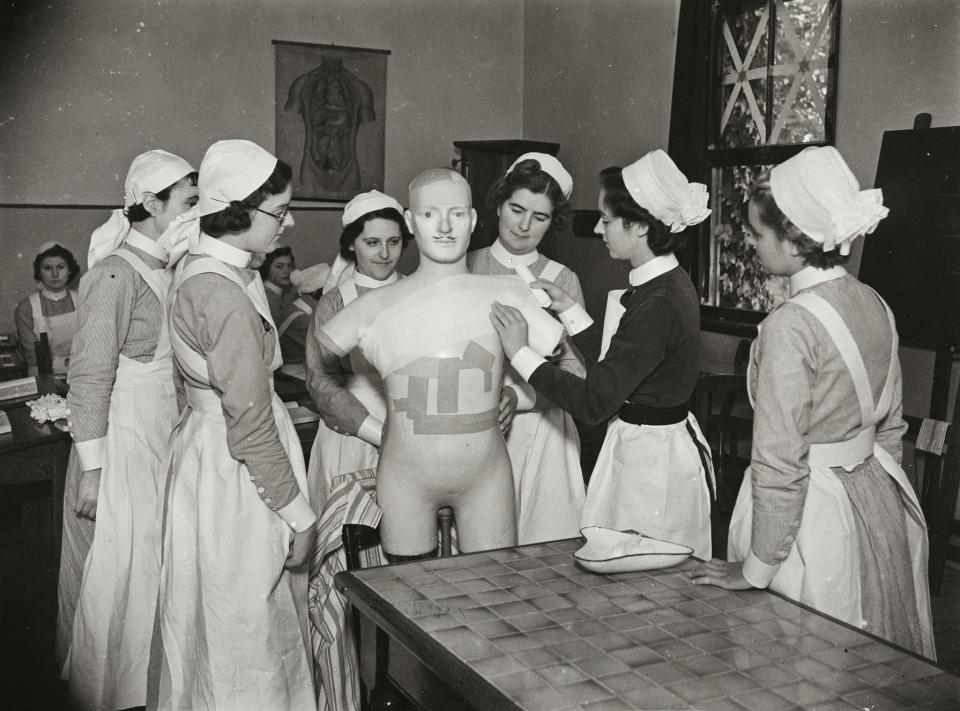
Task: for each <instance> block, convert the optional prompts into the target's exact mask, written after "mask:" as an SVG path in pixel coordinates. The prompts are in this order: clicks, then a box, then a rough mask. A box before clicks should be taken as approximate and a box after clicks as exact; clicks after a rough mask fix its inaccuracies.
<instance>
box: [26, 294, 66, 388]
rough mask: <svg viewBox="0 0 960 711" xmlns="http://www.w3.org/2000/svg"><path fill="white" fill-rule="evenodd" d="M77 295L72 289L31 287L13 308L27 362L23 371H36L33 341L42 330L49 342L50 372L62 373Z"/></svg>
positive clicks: (63, 374)
mask: <svg viewBox="0 0 960 711" xmlns="http://www.w3.org/2000/svg"><path fill="white" fill-rule="evenodd" d="M79 302H80V295H79V294H78V293H77V291H76V290H75V289H67V290H65V291H61V292H59V293H53V292H50V291H47V290H46V289H40V290H39V291H35V292H33V293H32V294H30V296H29V297H28V298H26V299H24V300H23V301H21V302H20V303H19V304H17V308H16V309H14V311H13V319H14V321H15V322H16V326H17V339H18V340H19V342H20V351H21V353H22V354H23V359H24V360H25V361H26V363H27V372H28V374H30V375H36V374H37V354H36V353H35V352H34V345H33V344H34V342H36V341H39V340H40V334H41V333H46V334H47V339H48V341H49V343H50V354H51V356H52V360H53V373H54V375H61V376H65V375H66V374H67V366H68V365H69V364H70V346H71V344H72V343H73V335H74V334H75V333H76V332H77V324H78V318H77V304H78V303H79Z"/></svg>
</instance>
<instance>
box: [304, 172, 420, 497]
mask: <svg viewBox="0 0 960 711" xmlns="http://www.w3.org/2000/svg"><path fill="white" fill-rule="evenodd" d="M340 221H341V224H342V225H343V232H342V233H341V234H340V252H339V256H341V257H342V258H343V259H345V260H347V261H348V262H350V263H351V264H352V265H353V268H352V269H345V270H344V271H345V272H347V273H348V276H347V277H346V278H345V279H344V280H343V281H342V282H340V284H339V285H338V286H336V287H335V288H333V289H332V290H330V291H328V292H326V293H325V294H324V295H323V297H322V298H321V299H320V301H319V302H318V304H317V308H316V311H315V312H314V314H313V319H312V322H311V324H310V331H309V334H308V336H307V339H308V345H307V351H308V354H309V355H311V356H312V357H315V356H316V354H317V353H319V350H318V348H319V347H320V341H319V340H317V339H318V337H319V330H320V329H321V328H322V327H323V325H324V324H326V323H327V322H328V321H329V320H330V319H331V318H333V317H334V316H335V315H336V314H337V313H339V312H340V311H341V310H343V308H344V307H346V306H348V305H349V304H351V303H352V302H353V301H354V300H356V298H357V297H358V296H360V295H361V294H365V293H367V292H369V291H371V290H373V289H379V288H380V287H382V286H386V285H387V284H392V283H393V282H395V281H396V280H397V278H398V277H399V274H398V273H397V262H398V261H399V260H400V253H401V252H402V250H403V248H404V247H405V246H406V244H407V242H408V241H409V240H410V239H411V238H412V235H411V234H410V231H409V230H408V229H407V226H406V224H404V221H403V206H402V205H401V204H400V203H399V202H397V200H395V199H394V198H392V197H390V196H389V195H385V194H384V193H382V192H380V191H378V190H371V191H370V192H366V193H361V194H360V195H357V196H356V197H355V198H353V199H352V200H351V201H350V202H348V203H347V205H346V207H344V210H343V215H342V217H341V220H340ZM308 364H309V365H308V370H307V389H308V390H309V391H310V395H311V397H312V398H313V401H314V402H315V403H316V404H317V407H318V409H319V410H320V414H321V415H322V416H323V420H324V423H323V424H321V425H320V427H319V429H318V430H317V436H316V439H315V440H314V443H313V449H312V450H311V452H310V466H309V468H308V470H307V472H308V481H309V483H310V501H311V504H313V506H314V509H315V510H317V511H319V510H321V509H322V508H323V505H324V502H325V501H326V496H327V493H328V491H329V488H330V486H331V484H332V483H333V481H334V478H335V477H336V476H337V475H339V474H348V473H350V472H355V471H359V470H361V469H375V468H376V466H377V460H378V458H379V451H380V450H379V446H378V445H379V441H380V427H379V426H376V425H374V424H373V423H382V422H383V421H384V420H385V419H386V415H387V413H386V407H387V406H386V402H385V400H384V395H383V381H382V380H381V379H380V375H379V374H378V373H377V370H376V368H374V367H373V366H372V365H371V364H370V362H369V361H368V360H367V359H366V358H364V356H363V354H362V353H361V352H360V350H359V349H358V348H355V349H353V350H352V351H351V352H350V353H348V354H347V355H346V356H345V357H343V358H342V359H340V361H339V363H338V364H337V366H336V367H335V368H332V370H331V371H330V372H327V371H326V370H324V369H322V368H318V367H315V366H316V365H317V363H316V361H314V360H308ZM341 384H343V385H345V386H346V390H347V391H349V393H350V394H352V395H353V396H354V397H352V398H348V397H344V394H343V390H342V389H341ZM347 433H355V434H347Z"/></svg>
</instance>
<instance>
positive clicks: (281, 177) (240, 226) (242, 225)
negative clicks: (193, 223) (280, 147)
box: [200, 160, 293, 237]
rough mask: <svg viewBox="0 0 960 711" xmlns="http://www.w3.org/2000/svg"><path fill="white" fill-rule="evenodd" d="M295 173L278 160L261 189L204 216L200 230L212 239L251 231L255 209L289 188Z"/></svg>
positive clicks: (201, 219)
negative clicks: (251, 215)
mask: <svg viewBox="0 0 960 711" xmlns="http://www.w3.org/2000/svg"><path fill="white" fill-rule="evenodd" d="M292 176H293V171H292V170H291V169H290V166H289V165H287V164H286V163H285V162H284V161H282V160H278V161H277V165H276V167H275V168H274V169H273V172H272V173H271V174H270V177H269V178H267V179H266V181H265V182H264V183H263V185H261V186H260V187H259V188H257V189H256V190H254V191H253V192H252V193H250V194H249V195H248V196H247V197H245V198H244V199H243V200H231V201H230V204H229V205H227V206H225V207H224V208H223V209H222V210H220V211H219V212H214V213H211V214H209V215H203V216H202V217H201V218H200V229H201V230H203V232H204V233H205V234H208V235H210V236H211V237H223V236H224V235H225V234H227V233H228V232H243V231H244V230H248V229H250V224H251V220H252V218H251V217H250V213H251V212H253V209H254V208H256V207H259V206H260V204H261V203H262V202H263V201H264V200H266V199H267V198H269V197H271V196H272V195H279V194H280V193H282V192H283V191H284V190H286V189H287V186H288V185H290V179H291V177H292Z"/></svg>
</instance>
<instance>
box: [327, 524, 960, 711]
mask: <svg viewBox="0 0 960 711" xmlns="http://www.w3.org/2000/svg"><path fill="white" fill-rule="evenodd" d="M581 543H582V542H581V541H580V540H578V539H573V540H567V541H556V542H552V543H546V544H537V545H532V546H522V547H518V548H511V549H503V550H497V551H489V552H484V553H475V554H471V555H463V556H457V557H453V558H441V559H437V560H430V561H424V562H417V563H407V564H404V565H399V566H390V567H383V568H370V569H366V570H360V571H353V572H351V573H347V574H343V573H341V574H340V575H339V576H338V586H339V587H341V588H343V589H345V591H346V594H347V595H348V597H350V598H351V599H353V600H357V601H360V602H361V607H363V606H364V604H366V605H368V606H369V605H370V603H371V602H373V601H375V606H378V608H379V610H380V612H381V613H383V614H385V615H388V616H390V617H393V618H394V620H399V621H400V625H399V626H400V627H401V628H402V630H403V634H404V635H405V636H406V637H408V638H409V639H411V640H413V639H414V638H416V639H415V640H414V641H415V642H416V645H421V646H424V645H425V646H426V648H428V649H430V650H432V651H433V652H435V653H436V654H435V655H434V656H436V655H439V656H440V658H441V659H442V660H443V661H444V662H446V661H449V663H450V667H451V668H450V669H446V670H445V669H435V671H436V672H438V674H439V675H440V676H441V677H444V675H445V673H446V674H449V675H450V676H459V675H467V676H470V675H477V676H478V677H482V680H481V679H477V678H472V679H471V681H470V684H469V686H472V687H474V688H476V685H477V684H489V685H490V686H492V687H493V689H491V690H490V691H491V693H493V694H495V695H496V696H497V698H499V697H500V696H501V695H502V701H503V703H502V705H501V704H500V703H498V704H497V706H498V707H503V708H520V709H530V710H534V709H543V710H544V711H547V710H549V711H559V710H560V709H589V710H590V711H601V710H602V711H613V710H619V709H699V710H701V711H721V710H723V711H727V710H731V711H732V710H738V711H742V710H743V709H750V710H753V711H774V710H778V709H817V711H827V710H828V709H829V710H831V711H832V710H834V709H837V710H839V709H849V710H850V711H853V710H854V709H861V710H863V709H869V710H870V711H883V710H886V709H891V710H893V709H928V710H931V711H932V710H933V709H943V710H944V711H946V710H947V709H950V710H951V711H956V709H960V677H956V676H954V675H952V674H950V673H948V672H945V671H943V670H942V669H940V668H938V667H936V666H934V665H932V664H929V663H927V662H925V661H923V660H922V659H920V658H918V657H915V656H912V655H910V654H908V653H906V652H904V651H902V650H900V649H898V648H896V647H892V646H890V645H887V644H885V643H883V642H879V641H877V640H876V639H874V638H872V637H870V636H869V635H866V634H863V633H861V632H859V631H857V630H853V629H851V628H849V627H847V626H845V625H843V624H840V623H837V622H834V621H832V620H830V619H828V618H826V617H823V616H821V615H818V614H816V613H814V612H811V611H809V610H807V609H805V608H803V607H800V606H799V605H796V604H794V603H791V602H789V601H787V600H784V599H782V598H780V597H778V596H776V595H774V594H771V593H768V592H766V591H759V590H752V591H745V592H729V591H726V590H722V589H720V588H715V587H712V586H694V585H693V584H692V583H691V582H690V580H689V578H688V577H687V576H686V575H684V573H683V571H684V570H688V569H689V568H690V567H692V566H693V565H694V564H695V563H694V562H693V561H689V562H687V563H686V564H684V565H682V566H679V567H676V568H672V569H668V570H659V571H647V572H634V573H622V574H617V575H597V574H594V573H591V572H589V571H586V570H584V569H582V568H580V567H578V566H577V565H576V564H575V562H574V558H573V555H572V553H573V551H574V550H576V549H577V548H578V547H579V546H580V545H581ZM416 645H415V646H416ZM441 647H442V649H441ZM444 650H445V651H444ZM485 688H486V687H485ZM494 689H495V691H494ZM488 698H489V697H488Z"/></svg>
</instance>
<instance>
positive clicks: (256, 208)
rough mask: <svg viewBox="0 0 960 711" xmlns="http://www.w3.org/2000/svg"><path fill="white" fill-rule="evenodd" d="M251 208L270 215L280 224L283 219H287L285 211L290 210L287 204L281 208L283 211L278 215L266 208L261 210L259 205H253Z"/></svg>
mask: <svg viewBox="0 0 960 711" xmlns="http://www.w3.org/2000/svg"><path fill="white" fill-rule="evenodd" d="M253 209H254V210H256V211H257V212H262V213H263V214H264V215H270V217H272V218H273V219H275V220H276V221H277V222H279V223H280V224H281V225H282V224H283V221H284V220H286V219H287V213H288V212H290V206H289V205H287V206H286V207H285V208H283V211H282V212H281V213H280V214H279V215H278V214H277V213H275V212H267V211H266V210H261V209H260V208H259V207H255V208H253Z"/></svg>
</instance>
